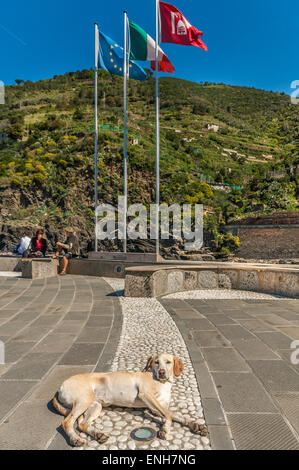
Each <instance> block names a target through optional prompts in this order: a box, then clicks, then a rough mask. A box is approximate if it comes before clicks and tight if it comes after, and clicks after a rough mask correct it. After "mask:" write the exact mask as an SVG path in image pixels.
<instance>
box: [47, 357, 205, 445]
mask: <svg viewBox="0 0 299 470" xmlns="http://www.w3.org/2000/svg"><path fill="white" fill-rule="evenodd" d="M183 369H184V364H183V363H182V361H181V360H180V359H178V358H177V357H175V356H172V355H171V354H159V355H157V356H155V357H153V356H151V357H150V358H149V359H148V361H147V364H146V367H145V369H144V370H143V372H106V373H90V374H80V375H74V376H73V377H70V378H69V379H67V380H65V381H64V382H63V384H62V386H61V387H60V389H59V390H58V392H57V393H56V395H55V397H54V398H53V405H54V408H55V409H56V410H57V411H58V412H59V413H60V414H62V415H64V416H66V418H65V419H64V420H63V422H62V427H63V429H64V431H65V432H66V434H67V435H68V436H69V438H70V442H71V444H72V445H74V446H83V445H85V444H86V442H87V441H86V440H85V439H82V438H81V437H80V436H79V434H78V433H77V432H76V431H75V428H74V426H75V424H76V422H77V424H78V429H79V431H81V432H84V433H85V434H88V435H90V436H92V437H93V438H94V439H97V440H98V441H99V442H100V443H103V442H105V441H107V439H108V438H109V436H106V435H105V434H103V433H101V432H97V431H96V430H95V429H91V424H92V422H93V421H94V420H95V419H96V418H98V417H99V415H100V413H101V411H102V408H103V407H107V406H110V405H114V406H121V407H126V408H149V409H150V411H151V412H153V413H154V414H156V415H158V416H160V417H161V418H162V427H161V430H160V432H159V437H160V439H167V435H168V432H169V430H170V427H171V423H172V421H175V422H178V423H180V424H182V425H183V426H188V427H189V428H190V430H191V431H193V432H194V433H197V434H200V435H207V429H206V426H203V425H199V424H198V423H196V422H192V421H190V420H189V419H187V418H186V419H184V418H179V417H176V416H172V415H171V414H170V412H169V411H168V407H169V404H170V400H171V387H172V384H173V381H174V376H176V377H178V376H179V375H180V374H181V373H182V371H183Z"/></svg>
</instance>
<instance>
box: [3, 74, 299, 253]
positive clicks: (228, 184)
mask: <svg viewBox="0 0 299 470" xmlns="http://www.w3.org/2000/svg"><path fill="white" fill-rule="evenodd" d="M93 77H94V73H93V71H92V70H84V71H78V72H70V73H67V74H65V75H62V76H54V78H52V79H49V80H41V81H38V82H30V81H26V82H25V83H21V84H19V85H14V86H8V87H6V90H5V91H6V104H5V105H1V106H0V136H1V133H4V136H3V134H2V136H3V137H2V139H3V140H2V142H0V189H1V194H0V222H1V223H4V222H5V223H6V224H10V225H18V224H22V225H24V224H26V223H28V224H30V225H31V224H35V225H43V224H44V223H45V222H47V223H49V222H51V223H52V225H53V226H55V227H60V226H63V225H65V224H69V223H71V224H73V225H74V226H76V227H80V229H81V230H85V231H86V233H91V231H92V226H93V197H94V196H93V187H94V179H93V151H94V150H93V141H94V134H93V120H94V116H93V106H94V98H93V96H94V95H93V94H94V89H93ZM160 96H161V201H162V202H166V203H173V202H178V203H181V202H194V203H195V202H196V203H203V204H204V206H205V207H206V208H207V209H208V214H207V216H206V219H205V223H206V226H207V227H210V229H211V230H213V232H214V233H215V234H216V235H217V231H218V228H219V227H221V226H223V224H224V223H227V222H229V221H230V220H232V219H234V218H241V217H244V216H245V215H246V216H248V215H253V214H255V213H256V214H260V213H271V212H275V211H281V210H298V209H299V204H298V171H299V170H298V162H299V151H298V148H299V129H298V117H299V107H298V106H295V105H292V104H291V101H290V97H289V96H287V95H285V94H284V93H272V92H266V91H262V90H257V89H254V88H245V87H232V86H227V85H224V84H217V85H216V84H212V83H202V84H197V83H192V82H188V81H185V80H180V79H174V78H162V79H161V80H160ZM122 106H123V97H122V79H121V78H119V77H116V76H113V75H109V74H108V73H106V72H103V71H101V72H100V73H99V125H100V129H99V130H100V132H99V180H98V183H99V199H100V201H105V202H111V203H116V200H117V196H118V195H119V194H121V193H122V184H123V181H122V158H123V141H122V139H123V132H122V122H123V121H122V116H123V114H122V113H123V109H122ZM209 124H213V125H217V126H219V130H218V132H214V131H213V130H208V125H209ZM128 130H129V145H128V161H129V186H128V188H129V203H134V202H144V203H146V204H149V203H150V202H152V201H154V191H155V175H154V169H155V102H154V79H153V78H152V77H151V73H150V72H149V73H148V79H147V81H146V82H144V83H139V82H136V81H134V80H131V81H130V83H129V86H128ZM134 138H138V139H139V140H138V144H137V145H132V144H130V142H131V140H133V139H134ZM216 235H215V236H216ZM217 236H218V235H217ZM220 238H221V237H220ZM222 238H223V237H222ZM218 248H219V249H220V248H221V243H220V244H219V247H218Z"/></svg>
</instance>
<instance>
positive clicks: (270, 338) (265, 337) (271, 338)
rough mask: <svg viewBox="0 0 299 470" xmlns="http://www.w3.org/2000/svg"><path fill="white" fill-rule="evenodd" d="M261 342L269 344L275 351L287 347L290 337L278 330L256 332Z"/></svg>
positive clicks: (289, 343) (290, 340) (288, 346)
mask: <svg viewBox="0 0 299 470" xmlns="http://www.w3.org/2000/svg"><path fill="white" fill-rule="evenodd" d="M256 334H257V336H258V337H259V338H260V339H261V340H262V341H263V343H265V344H267V345H268V346H270V348H271V349H273V350H274V351H277V350H278V349H289V348H290V345H291V342H292V339H291V338H290V337H289V336H287V335H285V334H283V333H281V332H278V331H273V332H271V333H256Z"/></svg>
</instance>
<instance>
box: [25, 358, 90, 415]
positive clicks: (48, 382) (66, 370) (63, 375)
mask: <svg viewBox="0 0 299 470" xmlns="http://www.w3.org/2000/svg"><path fill="white" fill-rule="evenodd" d="M91 371H92V366H81V365H80V366H55V367H54V369H53V370H52V371H51V372H50V374H49V375H48V376H47V377H46V378H45V380H43V381H42V382H41V384H40V385H39V386H38V387H37V388H36V389H35V391H34V392H33V394H32V396H31V397H30V400H31V401H34V400H41V399H43V400H45V403H46V400H50V399H51V398H53V396H54V395H55V393H56V392H57V390H58V389H59V387H60V386H61V384H62V383H63V382H64V380H66V379H67V378H69V377H71V376H72V375H77V374H84V373H87V372H91ZM60 419H61V420H62V419H63V417H61V418H60Z"/></svg>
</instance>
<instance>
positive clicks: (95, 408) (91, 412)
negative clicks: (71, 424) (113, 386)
mask: <svg viewBox="0 0 299 470" xmlns="http://www.w3.org/2000/svg"><path fill="white" fill-rule="evenodd" d="M101 411H102V405H101V403H99V402H97V401H94V402H93V403H92V404H91V405H90V406H89V407H88V408H87V410H86V411H85V413H84V415H83V416H82V415H81V416H80V417H79V419H78V429H79V430H80V431H81V432H85V434H88V435H89V436H91V437H93V438H94V439H96V440H97V441H99V442H100V443H101V444H103V442H106V441H107V440H108V439H109V436H106V434H103V433H102V432H98V431H96V429H95V428H93V429H92V428H91V426H92V423H93V422H94V421H95V420H96V419H97V418H98V417H99V416H100V414H101Z"/></svg>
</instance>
